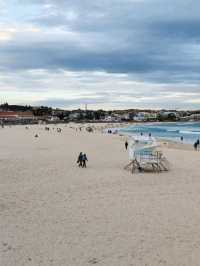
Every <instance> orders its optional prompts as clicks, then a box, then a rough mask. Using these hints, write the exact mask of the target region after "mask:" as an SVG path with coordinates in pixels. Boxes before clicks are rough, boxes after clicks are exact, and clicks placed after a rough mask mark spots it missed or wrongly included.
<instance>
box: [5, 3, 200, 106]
mask: <svg viewBox="0 0 200 266" xmlns="http://www.w3.org/2000/svg"><path fill="white" fill-rule="evenodd" d="M199 10H200V1H198V0H95V1H92V0H7V1H6V0H5V1H4V0H0V100H1V102H5V101H7V102H9V103H12V104H32V105H49V106H53V107H61V108H66V109H71V108H79V107H80V108H83V107H84V104H88V108H93V109H98V108H105V109H113V108H115V109H118V108H120V109H123V108H169V109H174V108H176V109H183V108H185V109H196V108H200V86H199V84H200V16H199Z"/></svg>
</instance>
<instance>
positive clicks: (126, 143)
mask: <svg viewBox="0 0 200 266" xmlns="http://www.w3.org/2000/svg"><path fill="white" fill-rule="evenodd" d="M125 148H126V150H127V149H128V142H127V140H126V142H125Z"/></svg>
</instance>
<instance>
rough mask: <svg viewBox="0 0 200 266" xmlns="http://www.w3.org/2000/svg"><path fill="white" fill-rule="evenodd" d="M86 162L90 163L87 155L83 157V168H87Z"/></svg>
mask: <svg viewBox="0 0 200 266" xmlns="http://www.w3.org/2000/svg"><path fill="white" fill-rule="evenodd" d="M86 161H88V159H87V156H86V154H85V153H84V154H83V157H82V167H83V168H86Z"/></svg>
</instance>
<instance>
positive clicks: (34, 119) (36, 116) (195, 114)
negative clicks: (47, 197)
mask: <svg viewBox="0 0 200 266" xmlns="http://www.w3.org/2000/svg"><path fill="white" fill-rule="evenodd" d="M199 120H200V110H196V111H183V110H181V111H177V110H139V109H128V110H110V111H105V110H87V109H84V110H83V109H77V110H71V111H69V110H62V109H58V108H56V109H54V108H51V107H45V106H39V107H32V106H21V105H9V104H8V103H5V104H1V105H0V121H1V123H14V124H27V123H32V124H38V123H40V122H46V123H61V122H63V123H67V122H106V123H109V122H112V123H115V122H164V121H169V122H173V121H199Z"/></svg>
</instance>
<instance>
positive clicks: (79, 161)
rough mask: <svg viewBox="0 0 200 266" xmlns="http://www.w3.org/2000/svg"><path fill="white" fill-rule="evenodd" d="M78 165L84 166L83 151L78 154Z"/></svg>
mask: <svg viewBox="0 0 200 266" xmlns="http://www.w3.org/2000/svg"><path fill="white" fill-rule="evenodd" d="M77 163H78V166H79V167H82V166H83V153H82V152H80V154H79V156H78V160H77Z"/></svg>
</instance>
